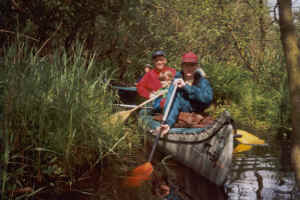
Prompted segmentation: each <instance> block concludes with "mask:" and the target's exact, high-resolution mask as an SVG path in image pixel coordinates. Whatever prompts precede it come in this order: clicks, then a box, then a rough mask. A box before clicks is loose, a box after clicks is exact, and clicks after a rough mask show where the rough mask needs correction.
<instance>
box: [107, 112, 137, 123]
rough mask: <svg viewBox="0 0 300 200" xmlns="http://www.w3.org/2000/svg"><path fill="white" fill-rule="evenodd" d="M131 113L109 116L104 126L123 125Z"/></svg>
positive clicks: (118, 113)
mask: <svg viewBox="0 0 300 200" xmlns="http://www.w3.org/2000/svg"><path fill="white" fill-rule="evenodd" d="M130 114H131V111H130V110H129V111H121V112H117V113H115V114H113V115H111V116H110V117H109V118H108V119H107V120H106V121H105V124H116V123H123V122H125V121H126V120H127V118H128V117H129V115H130Z"/></svg>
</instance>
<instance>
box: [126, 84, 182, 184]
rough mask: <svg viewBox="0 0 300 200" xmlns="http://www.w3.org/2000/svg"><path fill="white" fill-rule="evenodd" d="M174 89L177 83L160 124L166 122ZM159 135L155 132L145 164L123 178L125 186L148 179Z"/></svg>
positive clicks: (173, 92)
mask: <svg viewBox="0 0 300 200" xmlns="http://www.w3.org/2000/svg"><path fill="white" fill-rule="evenodd" d="M176 90H177V85H175V87H174V89H173V91H172V94H171V97H170V100H169V103H168V105H167V108H166V111H165V113H164V116H163V120H162V124H164V123H165V122H166V120H167V117H168V114H169V111H170V108H171V105H172V103H173V99H174V96H175V93H176ZM160 135H161V131H159V133H157V135H156V137H155V140H154V143H153V146H152V150H151V153H150V155H149V158H148V161H147V162H146V163H145V164H143V165H140V166H138V167H136V168H135V169H134V170H133V171H132V172H131V176H129V177H127V178H126V179H125V181H124V186H127V187H138V186H140V185H141V184H142V183H143V182H144V181H146V180H149V179H150V175H151V174H152V172H153V166H152V164H151V161H152V158H153V155H154V152H155V149H156V146H157V144H158V141H159V138H160Z"/></svg>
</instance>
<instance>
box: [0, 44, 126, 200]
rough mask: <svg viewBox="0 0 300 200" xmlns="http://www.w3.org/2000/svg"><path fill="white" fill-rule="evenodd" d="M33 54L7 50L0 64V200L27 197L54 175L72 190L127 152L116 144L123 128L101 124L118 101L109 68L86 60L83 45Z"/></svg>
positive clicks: (21, 48)
mask: <svg viewBox="0 0 300 200" xmlns="http://www.w3.org/2000/svg"><path fill="white" fill-rule="evenodd" d="M35 51H36V50H35V49H32V48H27V45H26V44H17V45H15V46H11V47H10V48H7V49H6V51H5V56H4V57H3V62H2V63H1V64H0V89H1V90H0V106H1V113H0V114H1V130H0V132H1V134H0V135H1V136H0V140H1V142H0V148H1V153H0V161H1V164H0V165H1V179H0V181H1V192H2V195H1V196H2V198H1V199H12V198H13V197H14V195H16V193H17V191H20V190H19V189H22V188H27V189H28V188H29V189H30V194H26V195H24V198H28V196H30V195H34V194H35V193H37V192H39V191H41V190H43V189H44V187H42V186H45V185H46V187H47V184H49V183H50V182H51V181H52V183H53V180H54V179H55V178H57V177H61V178H63V179H64V180H68V182H69V184H72V183H73V182H74V179H75V178H76V177H78V176H80V174H83V173H84V172H85V171H87V170H89V169H91V168H92V167H95V166H96V165H97V164H99V163H101V161H102V159H103V156H105V155H107V154H109V153H115V154H118V153H122V151H123V152H124V151H126V148H127V146H126V145H122V144H119V141H120V139H121V138H122V136H123V134H124V133H123V132H124V130H123V128H122V126H121V125H119V126H109V127H108V126H104V125H103V122H104V120H105V119H107V117H108V116H109V115H110V114H111V113H112V111H113V110H112V108H113V107H112V104H113V102H114V101H116V100H117V96H116V95H115V94H114V92H113V91H111V90H110V89H109V77H110V75H109V74H108V71H111V70H112V69H111V67H110V66H103V65H101V64H97V63H96V61H95V57H89V58H86V57H85V56H84V53H83V48H82V46H77V47H76V48H74V49H73V52H72V53H71V55H70V53H66V52H65V51H64V50H61V51H56V52H55V54H53V55H51V57H50V55H48V56H44V57H38V56H35ZM116 143H117V144H118V145H117V147H116ZM13 192H14V193H13ZM21 198H22V196H21Z"/></svg>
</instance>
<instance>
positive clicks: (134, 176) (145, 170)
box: [123, 162, 153, 187]
mask: <svg viewBox="0 0 300 200" xmlns="http://www.w3.org/2000/svg"><path fill="white" fill-rule="evenodd" d="M152 172H153V166H152V164H151V163H150V162H147V163H145V164H143V165H140V166H138V167H137V168H135V169H134V170H133V171H132V172H131V175H130V176H128V177H127V178H126V179H125V180H124V182H123V185H124V186H125V187H139V186H141V185H142V183H143V182H144V181H146V180H149V179H150V176H151V174H152Z"/></svg>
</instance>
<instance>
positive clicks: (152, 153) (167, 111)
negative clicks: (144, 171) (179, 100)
mask: <svg viewBox="0 0 300 200" xmlns="http://www.w3.org/2000/svg"><path fill="white" fill-rule="evenodd" d="M176 90H177V84H176V85H175V86H174V89H173V91H172V94H171V98H170V100H169V103H168V105H167V108H166V111H165V113H164V116H163V120H162V124H164V123H165V122H166V120H167V117H168V114H169V111H170V108H171V105H172V103H173V99H174V96H175V93H176ZM160 134H161V131H159V133H157V135H156V137H155V140H154V144H153V146H152V150H151V153H150V155H149V158H148V162H151V160H152V158H153V155H154V152H155V149H156V146H157V144H158V141H159V138H160Z"/></svg>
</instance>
